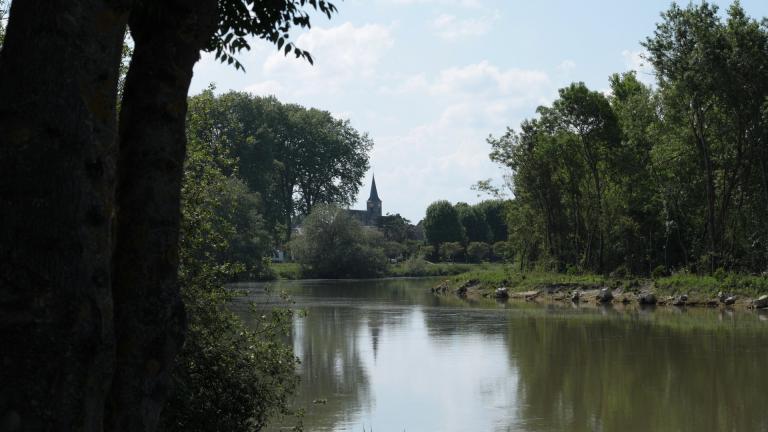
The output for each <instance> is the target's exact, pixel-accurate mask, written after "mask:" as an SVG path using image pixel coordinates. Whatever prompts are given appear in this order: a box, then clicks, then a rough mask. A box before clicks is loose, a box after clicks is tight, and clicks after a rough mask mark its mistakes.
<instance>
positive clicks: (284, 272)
mask: <svg viewBox="0 0 768 432" xmlns="http://www.w3.org/2000/svg"><path fill="white" fill-rule="evenodd" d="M270 268H271V269H272V271H273V272H275V276H276V277H277V279H301V265H299V263H272V264H270Z"/></svg>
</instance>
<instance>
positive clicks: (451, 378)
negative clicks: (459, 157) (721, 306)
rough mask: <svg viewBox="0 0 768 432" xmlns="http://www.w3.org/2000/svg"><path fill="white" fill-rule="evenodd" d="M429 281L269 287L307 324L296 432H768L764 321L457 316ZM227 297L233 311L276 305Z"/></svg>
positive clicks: (297, 326)
mask: <svg viewBox="0 0 768 432" xmlns="http://www.w3.org/2000/svg"><path fill="white" fill-rule="evenodd" d="M434 283H435V282H434V280H423V279H421V280H419V279H410V280H408V279H399V280H376V281H299V282H281V283H277V284H271V285H270V287H271V291H285V292H287V293H289V294H290V295H291V296H292V297H293V299H294V300H295V302H296V304H295V307H299V308H303V309H305V310H306V311H307V313H308V314H307V316H306V317H303V318H298V317H297V318H296V319H295V321H294V323H293V335H292V337H291V339H292V340H291V341H290V343H292V344H293V347H294V349H295V352H296V355H297V356H298V357H299V358H300V359H301V366H300V367H299V371H298V372H299V374H300V375H301V377H302V382H301V385H300V388H299V392H298V395H297V397H296V400H295V403H294V404H295V406H296V407H299V408H304V409H305V410H306V415H305V417H304V420H303V422H304V429H305V430H306V431H356V432H362V431H363V430H365V431H374V432H399V431H408V432H416V431H435V432H450V431H700V432H703V431H739V432H741V431H768V315H766V314H764V313H757V312H736V313H734V312H731V311H724V310H723V311H721V310H707V309H695V310H694V309H688V310H685V309H677V308H657V309H655V310H639V309H630V310H617V309H612V308H607V309H602V308H596V307H587V306H581V307H575V306H574V307H570V306H568V307H560V306H558V307H555V306H538V305H534V304H520V303H510V304H504V303H497V302H495V301H483V302H476V303H467V302H464V301H461V300H459V299H457V298H455V297H453V296H445V297H435V296H433V295H432V294H431V293H429V291H428V287H429V286H431V285H433V284H434ZM239 288H244V289H246V290H247V291H248V292H249V296H248V297H247V298H246V299H243V300H241V301H240V302H239V303H238V304H236V305H235V308H237V309H238V310H241V311H243V310H245V303H244V302H245V301H246V300H248V301H255V302H258V303H260V304H262V305H265V304H272V303H273V302H278V299H277V298H276V296H275V295H274V294H270V293H269V292H267V291H265V285H264V284H239ZM320 400H322V401H320ZM313 401H317V402H324V403H313ZM293 424H295V422H294V420H293V419H290V418H286V419H282V420H280V421H277V422H276V423H275V424H274V425H272V427H271V429H270V430H275V431H276V430H289V429H288V428H287V427H288V426H290V425H293Z"/></svg>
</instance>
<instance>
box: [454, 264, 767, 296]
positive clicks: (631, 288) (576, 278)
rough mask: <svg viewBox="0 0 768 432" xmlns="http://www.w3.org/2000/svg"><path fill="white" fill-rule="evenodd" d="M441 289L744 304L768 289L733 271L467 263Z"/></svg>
mask: <svg viewBox="0 0 768 432" xmlns="http://www.w3.org/2000/svg"><path fill="white" fill-rule="evenodd" d="M440 284H442V285H443V286H444V287H445V288H446V289H445V291H446V292H456V291H457V290H458V289H459V288H460V287H467V288H469V293H470V295H473V294H474V295H480V296H486V297H488V296H493V295H494V292H495V290H496V289H497V288H501V287H505V288H507V289H508V291H509V293H511V294H514V293H531V292H534V291H535V292H540V293H543V294H545V296H546V295H549V296H550V299H554V300H564V299H565V297H566V296H565V294H567V293H570V292H573V291H575V290H580V291H583V292H592V293H595V292H596V290H598V289H601V288H610V289H611V290H613V291H614V293H615V294H618V295H620V296H617V300H616V301H622V300H625V299H626V300H625V301H627V302H631V301H636V295H637V294H640V293H653V294H654V295H656V296H657V298H658V299H659V300H660V301H663V300H664V299H665V298H668V297H674V296H680V295H683V294H684V295H687V296H688V297H689V298H690V299H691V300H690V303H691V304H697V303H698V304H706V303H707V302H708V301H711V300H713V299H714V298H716V296H717V294H718V293H719V292H724V293H727V294H728V295H733V296H735V297H736V298H737V299H738V301H737V304H740V305H743V306H747V305H749V304H750V302H751V300H752V299H754V298H758V297H760V296H761V295H765V294H768V277H766V276H755V275H745V274H738V273H722V272H721V273H720V274H717V275H715V276H699V275H692V274H675V275H671V276H665V277H661V278H642V277H622V278H617V277H608V276H600V275H593V274H583V275H568V274H562V273H551V272H536V271H532V272H525V273H521V272H519V271H517V270H516V269H513V267H512V266H509V265H501V264H498V265H490V264H489V265H486V266H485V267H475V266H470V271H468V272H466V273H462V274H459V275H455V276H452V277H450V278H446V279H443V280H442V281H441V282H440Z"/></svg>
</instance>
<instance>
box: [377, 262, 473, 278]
mask: <svg viewBox="0 0 768 432" xmlns="http://www.w3.org/2000/svg"><path fill="white" fill-rule="evenodd" d="M475 265H478V264H462V263H432V262H429V261H425V260H423V259H409V260H407V261H403V262H401V263H397V264H392V265H390V266H389V269H388V271H387V274H386V276H389V277H430V276H450V275H457V274H463V273H466V272H468V271H470V270H471V269H472V268H473V266H475ZM480 265H482V264H480Z"/></svg>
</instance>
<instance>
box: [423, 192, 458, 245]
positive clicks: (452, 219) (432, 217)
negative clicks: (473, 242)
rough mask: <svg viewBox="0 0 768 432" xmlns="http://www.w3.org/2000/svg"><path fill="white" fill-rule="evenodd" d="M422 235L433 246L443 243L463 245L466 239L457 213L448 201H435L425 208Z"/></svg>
mask: <svg viewBox="0 0 768 432" xmlns="http://www.w3.org/2000/svg"><path fill="white" fill-rule="evenodd" d="M424 234H425V235H426V237H427V243H429V244H431V245H433V246H437V245H439V244H440V243H445V242H459V243H463V242H465V241H466V237H467V235H466V230H465V229H464V226H463V225H462V224H461V220H460V219H459V212H457V211H456V209H455V208H454V207H453V205H451V203H450V202H448V201H436V202H434V203H432V204H430V205H429V207H427V215H426V217H425V218H424Z"/></svg>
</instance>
